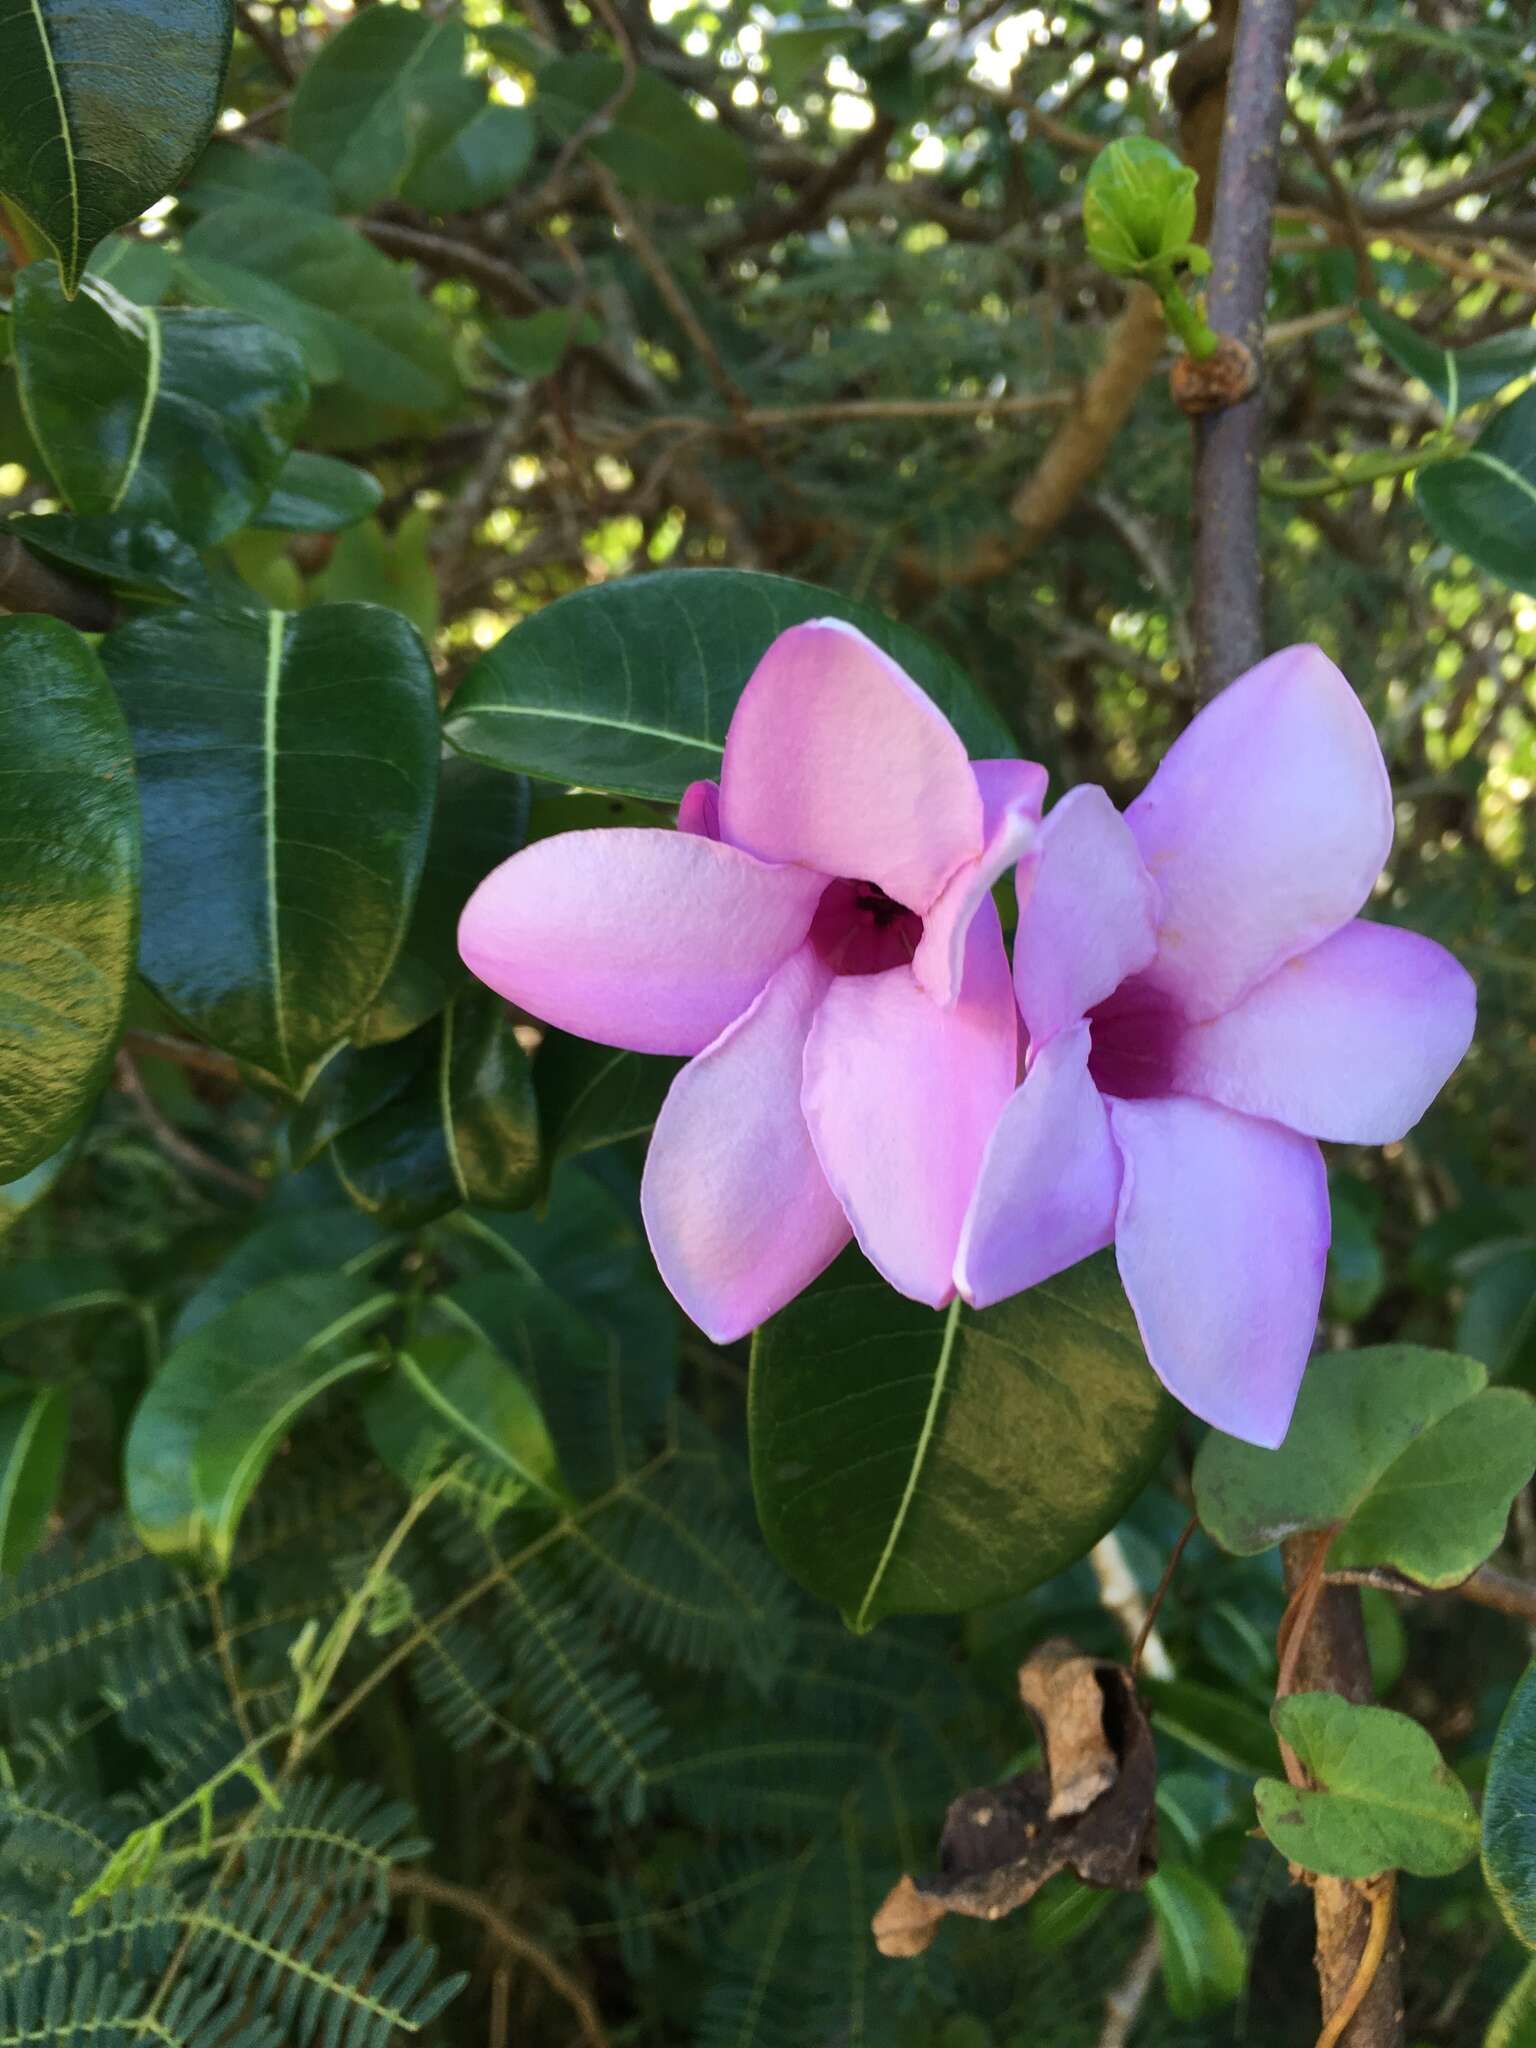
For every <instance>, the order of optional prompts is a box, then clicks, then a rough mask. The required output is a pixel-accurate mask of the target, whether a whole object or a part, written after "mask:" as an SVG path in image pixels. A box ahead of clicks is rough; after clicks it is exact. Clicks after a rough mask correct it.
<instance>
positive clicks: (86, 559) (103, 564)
mask: <svg viewBox="0 0 1536 2048" xmlns="http://www.w3.org/2000/svg"><path fill="white" fill-rule="evenodd" d="M5 530H6V532H7V533H12V534H14V535H15V536H16V538H17V539H18V540H21V541H24V542H25V543H26V545H27V546H28V547H29V548H31V549H32V551H33V553H34V554H39V555H42V556H44V557H45V558H46V559H47V560H48V561H50V562H57V563H58V564H59V566H60V567H61V568H63V569H68V570H70V571H72V572H73V573H74V574H75V575H79V576H87V577H89V578H90V579H91V581H92V582H96V583H105V584H106V585H107V587H108V588H109V589H110V590H112V591H113V592H114V593H115V594H117V595H118V596H123V597H135V596H141V595H148V596H153V597H158V598H165V599H169V600H171V601H173V602H180V603H183V604H208V603H211V602H212V601H213V597H214V589H213V584H212V581H211V580H210V578H209V575H208V571H207V570H206V569H205V568H204V567H203V565H202V562H201V561H200V560H199V559H198V554H197V550H196V548H194V547H193V546H192V544H191V543H190V541H185V540H182V539H181V537H180V536H179V535H178V534H174V533H172V532H171V530H170V528H169V527H166V526H151V525H147V524H145V523H144V522H143V521H141V520H137V519H136V520H134V521H133V522H132V523H131V524H128V523H125V522H124V521H122V520H120V519H117V518H114V517H112V516H110V515H108V516H107V517H106V518H100V519H76V518H75V517H74V516H73V514H71V513H68V512H46V513H39V512H23V513H20V514H18V515H17V516H16V517H15V518H13V519H10V520H8V521H7V522H6V527H5Z"/></svg>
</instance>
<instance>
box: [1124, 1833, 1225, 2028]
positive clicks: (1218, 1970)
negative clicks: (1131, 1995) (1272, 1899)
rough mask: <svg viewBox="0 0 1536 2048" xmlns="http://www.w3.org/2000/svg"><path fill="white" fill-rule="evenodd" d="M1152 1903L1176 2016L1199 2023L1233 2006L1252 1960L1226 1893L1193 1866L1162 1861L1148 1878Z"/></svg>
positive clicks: (1172, 2008) (1171, 2002)
mask: <svg viewBox="0 0 1536 2048" xmlns="http://www.w3.org/2000/svg"><path fill="white" fill-rule="evenodd" d="M1147 1903H1148V1905H1150V1906H1151V1908H1152V1917H1153V1919H1154V1920H1155V1921H1156V1922H1157V1942H1158V1952H1159V1954H1160V1956H1161V1958H1162V1965H1163V1984H1164V1986H1165V1987H1166V1990H1167V1993H1168V2010H1169V2011H1170V2012H1171V2013H1172V2014H1173V2016H1174V2018H1175V2019H1180V2020H1193V2019H1198V2018H1200V2016H1201V2014H1202V2013H1208V2012H1215V2011H1217V2010H1219V2008H1220V2007H1222V2006H1224V2005H1230V2004H1231V2003H1232V2001H1233V2000H1234V1999H1235V1998H1237V1997H1238V1996H1239V1994H1240V1993H1241V1991H1242V1988H1243V1979H1244V1977H1246V1975H1247V1974H1248V1957H1247V1953H1246V1951H1245V1950H1244V1948H1243V1937H1242V1934H1241V1932H1240V1930H1239V1928H1238V1925H1237V1922H1236V1921H1235V1920H1234V1919H1233V1918H1232V1915H1231V1914H1230V1913H1229V1912H1228V1911H1227V1908H1226V1906H1225V1904H1224V1903H1223V1901H1222V1897H1221V1894H1220V1892H1218V1891H1217V1890H1216V1889H1215V1887H1214V1886H1213V1885H1210V1884H1208V1883H1207V1882H1206V1880H1205V1879H1204V1878H1203V1877H1201V1876H1200V1874H1199V1872H1198V1871H1195V1870H1191V1869H1190V1867H1189V1865H1188V1864H1187V1863H1162V1864H1160V1865H1159V1867H1158V1869H1157V1870H1156V1871H1155V1872H1154V1874H1153V1875H1152V1876H1151V1877H1150V1878H1148V1880H1147Z"/></svg>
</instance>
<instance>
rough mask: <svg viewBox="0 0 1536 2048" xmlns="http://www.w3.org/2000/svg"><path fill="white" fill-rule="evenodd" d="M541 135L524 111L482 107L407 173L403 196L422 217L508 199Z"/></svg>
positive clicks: (469, 208) (469, 209)
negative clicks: (416, 208)
mask: <svg viewBox="0 0 1536 2048" xmlns="http://www.w3.org/2000/svg"><path fill="white" fill-rule="evenodd" d="M536 141H537V133H536V130H535V128H534V125H533V117H532V115H531V114H528V113H526V112H525V111H524V110H523V108H521V107H500V106H490V107H482V108H481V109H480V111H479V112H478V113H477V114H476V115H475V116H474V118H473V119H472V120H470V121H466V122H465V124H464V126H463V127H462V128H460V129H459V130H458V131H457V133H456V134H454V135H451V136H450V137H449V138H448V140H447V141H446V142H444V143H443V144H442V145H441V147H439V148H437V149H435V150H432V151H430V152H429V153H428V154H426V155H423V156H421V157H419V158H418V160H417V161H416V162H415V163H414V164H413V165H412V167H411V169H410V170H409V171H408V172H407V173H406V178H405V183H404V185H403V187H402V188H401V197H402V198H403V199H404V200H405V201H406V202H407V204H408V205H411V206H419V207H420V208H421V209H422V211H423V212H424V213H471V212H473V211H474V210H475V209H476V208H478V207H482V206H491V205H493V204H494V203H495V202H496V201H497V200H498V199H502V198H505V196H506V195H507V193H509V192H510V191H511V190H512V188H513V186H514V185H516V184H517V183H518V181H519V180H520V179H521V177H522V175H523V173H524V172H525V171H526V170H527V168H528V166H529V164H530V163H532V161H533V151H534V144H535V142H536Z"/></svg>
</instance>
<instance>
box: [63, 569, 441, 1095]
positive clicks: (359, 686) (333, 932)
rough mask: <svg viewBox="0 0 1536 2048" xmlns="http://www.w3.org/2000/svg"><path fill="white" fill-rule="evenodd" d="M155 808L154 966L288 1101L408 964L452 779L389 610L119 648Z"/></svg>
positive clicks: (163, 982)
mask: <svg viewBox="0 0 1536 2048" xmlns="http://www.w3.org/2000/svg"><path fill="white" fill-rule="evenodd" d="M102 651H103V656H104V659H105V661H106V664H107V668H108V672H109V673H110V675H111V677H112V680H113V681H114V682H115V683H116V684H117V686H118V689H119V691H120V693H121V695H122V699H123V703H124V707H125V709H126V711H127V714H128V722H129V726H130V729H131V731H132V734H133V743H134V750H135V753H136V754H137V757H138V762H139V783H140V789H141V793H142V800H143V806H144V835H145V872H146V886H145V920H144V941H143V953H142V968H143V972H144V974H145V976H146V977H147V979H148V980H149V981H150V982H151V983H152V984H153V985H154V987H155V988H156V990H157V992H158V993H159V994H160V996H161V997H162V998H163V999H164V1001H165V1002H166V1003H167V1004H169V1006H170V1007H171V1008H172V1009H173V1010H175V1011H176V1012H177V1013H178V1014H179V1015H180V1016H182V1017H183V1018H185V1020H186V1021H187V1023H188V1024H190V1025H191V1026H192V1027H193V1028H194V1029H195V1030H196V1031H197V1032H199V1033H200V1034H201V1036H203V1037H204V1038H206V1039H208V1040H210V1041H211V1042H212V1043H213V1044H215V1045H218V1046H221V1047H223V1049H224V1050H225V1051H227V1052H231V1053H233V1054H235V1056H236V1057H237V1058H239V1059H241V1060H244V1061H246V1062H248V1063H249V1064H250V1065H251V1066H253V1067H256V1068H258V1069H260V1070H261V1071H262V1072H263V1073H265V1074H267V1075H269V1076H271V1077H272V1078H273V1079H275V1080H276V1081H278V1082H279V1083H281V1084H282V1085H283V1086H284V1087H285V1088H288V1089H291V1090H295V1091H300V1090H302V1088H303V1086H304V1083H305V1081H306V1080H307V1078H308V1076H309V1074H310V1072H311V1071H312V1069H313V1068H314V1066H315V1064H316V1062H317V1061H318V1060H320V1059H322V1058H323V1057H324V1056H325V1054H327V1053H328V1052H329V1051H330V1050H331V1048H332V1047H333V1046H335V1045H336V1044H337V1043H338V1042H339V1041H340V1039H341V1038H342V1037H343V1036H344V1035H345V1033H346V1030H347V1027H348V1025H349V1024H350V1023H351V1022H352V1020H353V1018H354V1017H356V1016H357V1015H359V1014H360V1012H361V1011H363V1010H364V1009H366V1008H367V1006H368V1004H369V1003H371V1002H372V1001H373V999H374V997H375V996H376V995H377V994H378V991H379V989H380V987H381V985H382V984H383V981H384V978H385V976H386V975H387V974H388V972H389V969H390V967H391V965H392V964H393V961H394V957H395V952H396V949H397V947H398V946H399V943H400V939H401V936H402V934H403V931H404V928H405V923H406V920H407V918H408V916H409V914H410V905H411V900H412V897H413V895H414V892H415V889H416V883H417V880H418V878H419V876H420V874H421V868H422V862H423V860H424V858H425V856H426V848H427V838H428V834H429V832H430V829H431V822H432V806H433V797H434V793H435V790H436V784H437V763H438V750H439V738H438V718H437V699H436V682H435V678H434V676H433V673H432V664H431V662H430V661H429V660H428V659H427V654H426V650H425V649H424V648H423V646H422V644H421V642H420V640H419V639H418V638H417V637H416V634H415V633H414V632H413V631H412V630H411V628H410V626H408V625H407V624H406V622H405V620H404V619H401V618H399V617H397V616H396V615H395V614H394V613H393V612H388V611H384V610H382V609H380V608H379V607H377V606H374V605H360V604H336V605H318V606H316V607H315V608H314V609H312V610H310V611H305V612H299V613H296V614H291V615H290V614H288V613H284V612H271V613H268V614H265V615H260V614H256V613H233V612H224V613H211V612H191V611H180V612H173V613H168V614H163V615H160V616H158V617H154V618H146V619H140V620H136V621H134V622H133V623H132V624H130V625H127V626H124V627H122V628H120V629H119V630H118V631H117V632H116V633H113V634H110V635H109V636H108V638H107V640H106V641H105V642H104V643H103V650H102Z"/></svg>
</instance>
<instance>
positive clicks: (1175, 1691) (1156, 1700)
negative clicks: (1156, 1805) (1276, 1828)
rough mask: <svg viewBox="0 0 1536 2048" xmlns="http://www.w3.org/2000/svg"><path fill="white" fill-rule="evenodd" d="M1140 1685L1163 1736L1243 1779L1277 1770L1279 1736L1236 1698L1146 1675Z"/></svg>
mask: <svg viewBox="0 0 1536 2048" xmlns="http://www.w3.org/2000/svg"><path fill="white" fill-rule="evenodd" d="M1137 1685H1138V1689H1139V1691H1140V1692H1141V1694H1142V1697H1143V1698H1144V1699H1145V1700H1146V1702H1147V1705H1148V1707H1149V1708H1150V1709H1151V1713H1152V1726H1153V1727H1154V1728H1155V1729H1156V1730H1157V1731H1158V1733H1159V1734H1160V1735H1166V1736H1168V1737H1170V1738H1171V1739H1172V1740H1173V1741H1174V1742H1180V1743H1182V1744H1183V1745H1184V1747H1185V1748H1186V1749H1190V1750H1193V1751H1194V1752H1195V1754H1196V1755H1197V1756H1203V1757H1208V1758H1209V1759H1210V1761H1211V1762H1212V1763H1213V1764H1220V1766H1221V1767H1222V1769H1223V1770H1227V1771H1236V1772H1238V1773H1239V1774H1240V1775H1242V1776H1245V1777H1254V1776H1256V1775H1258V1774H1259V1773H1260V1772H1263V1771H1273V1770H1275V1769H1276V1768H1277V1767H1278V1765H1279V1762H1280V1751H1279V1749H1278V1747H1277V1746H1276V1743H1275V1731H1274V1730H1273V1728H1271V1727H1270V1725H1269V1722H1268V1720H1267V1719H1266V1718H1265V1716H1264V1715H1263V1714H1261V1713H1259V1712H1258V1710H1257V1709H1256V1708H1254V1707H1251V1706H1249V1705H1248V1703H1247V1701H1246V1700H1243V1699H1240V1698H1239V1697H1238V1696H1237V1695H1236V1694H1234V1693H1230V1692H1221V1691H1218V1690H1217V1689H1216V1688H1215V1687H1214V1686H1209V1685H1198V1684H1196V1683H1194V1682H1193V1681H1192V1680H1190V1679H1185V1678H1149V1677H1147V1675H1146V1673H1145V1672H1143V1673H1142V1675H1141V1677H1140V1678H1139V1679H1138V1681H1137Z"/></svg>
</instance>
